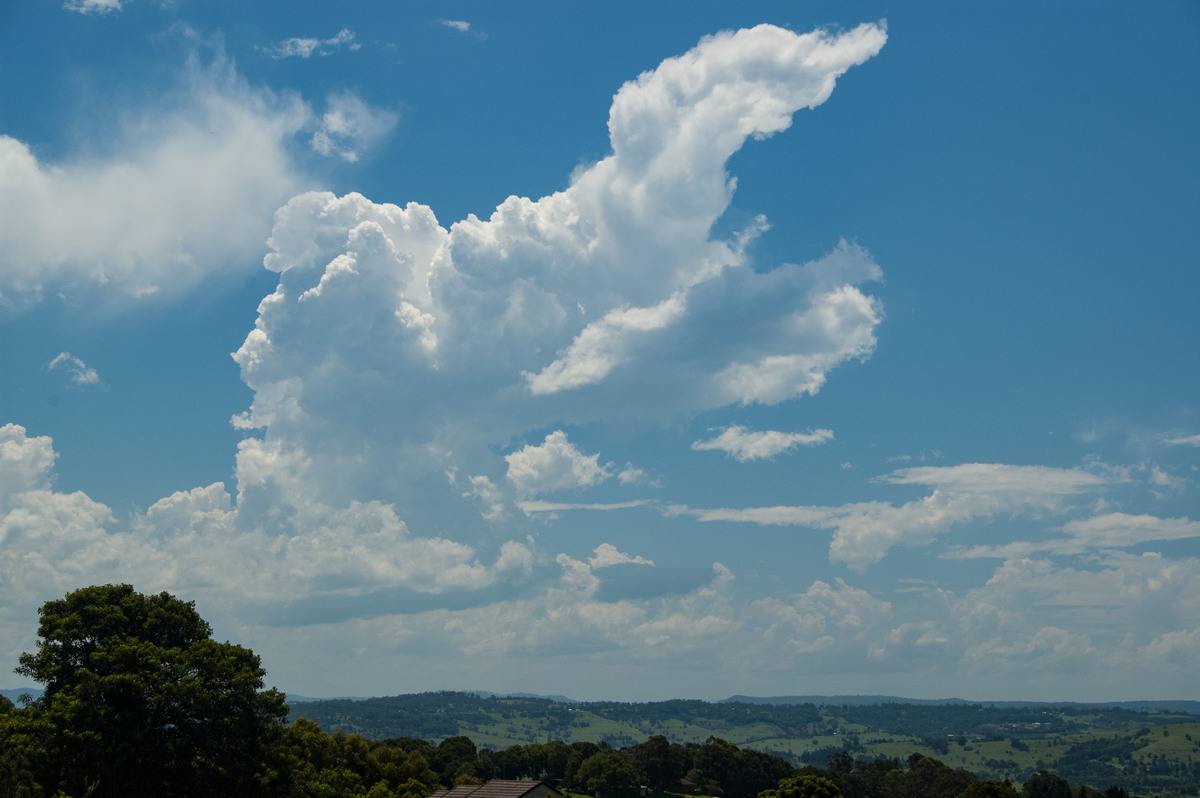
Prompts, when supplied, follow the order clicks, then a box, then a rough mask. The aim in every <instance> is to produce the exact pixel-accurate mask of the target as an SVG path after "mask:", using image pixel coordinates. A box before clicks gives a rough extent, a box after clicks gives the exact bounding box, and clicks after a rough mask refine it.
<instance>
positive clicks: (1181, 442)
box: [1163, 433, 1200, 446]
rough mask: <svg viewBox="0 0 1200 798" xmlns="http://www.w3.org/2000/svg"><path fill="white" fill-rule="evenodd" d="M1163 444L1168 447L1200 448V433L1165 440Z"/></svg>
mask: <svg viewBox="0 0 1200 798" xmlns="http://www.w3.org/2000/svg"><path fill="white" fill-rule="evenodd" d="M1163 443H1165V444H1167V445H1168V446H1200V433H1198V434H1196V435H1182V436H1180V437H1177V438H1165V439H1163Z"/></svg>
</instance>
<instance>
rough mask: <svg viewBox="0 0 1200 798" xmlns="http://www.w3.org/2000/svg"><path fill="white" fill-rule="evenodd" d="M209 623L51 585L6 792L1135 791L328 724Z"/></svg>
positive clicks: (912, 764) (845, 797)
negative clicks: (294, 704)
mask: <svg viewBox="0 0 1200 798" xmlns="http://www.w3.org/2000/svg"><path fill="white" fill-rule="evenodd" d="M211 633H212V630H211V627H210V626H209V625H208V623H207V622H205V621H204V620H203V619H202V618H201V617H200V616H199V614H198V613H197V612H196V610H195V605H194V603H192V602H185V601H182V600H180V599H177V598H175V597H174V596H172V595H170V594H168V593H159V594H156V595H144V594H141V593H138V592H137V591H135V590H134V589H133V587H132V586H130V585H101V586H93V587H87V588H83V589H80V590H77V591H74V592H72V593H68V594H67V595H66V596H65V597H64V598H62V599H58V600H54V601H48V602H46V603H45V604H44V605H43V606H42V608H41V609H40V610H39V624H38V641H37V646H36V650H35V651H33V652H27V653H25V654H22V655H21V657H20V658H19V663H20V664H19V666H18V667H17V669H16V670H17V673H19V674H21V675H23V676H26V677H28V678H31V679H34V680H35V681H37V682H39V683H41V684H42V685H43V692H42V695H41V696H40V697H39V698H37V699H36V700H28V701H23V702H22V703H21V704H20V705H19V706H18V705H14V704H13V703H12V702H10V701H8V699H6V698H3V697H0V798H84V796H92V797H94V798H109V797H110V796H111V797H112V798H116V796H122V797H123V798H124V797H125V796H143V797H145V798H153V797H154V796H170V797H171V798H174V797H175V796H180V797H188V798H190V797H191V796H196V798H200V797H201V796H263V797H264V798H266V797H268V796H269V797H274V796H279V797H280V798H310V797H311V798H427V796H428V795H430V794H431V793H432V792H434V791H435V790H437V789H441V788H448V787H453V786H458V785H463V784H481V783H483V782H485V781H487V780H490V779H494V778H500V779H531V780H538V781H546V782H548V783H551V784H554V785H556V786H559V787H560V788H561V789H563V790H564V791H574V792H580V793H587V794H589V795H593V796H598V798H627V797H629V796H635V795H636V796H640V795H644V794H646V792H650V793H653V794H657V795H664V794H666V793H676V794H679V793H682V794H696V795H707V796H717V797H718V798H839V796H841V797H842V798H1129V797H1128V796H1127V794H1126V793H1125V791H1124V790H1121V789H1120V788H1117V787H1113V788H1110V789H1109V790H1107V791H1105V792H1103V793H1102V792H1099V791H1097V790H1094V789H1091V788H1090V787H1085V786H1077V787H1074V788H1072V787H1071V785H1069V784H1068V783H1067V782H1066V781H1065V780H1063V779H1061V778H1059V777H1057V776H1055V775H1054V774H1051V773H1048V772H1045V771H1041V772H1038V773H1036V774H1034V775H1033V776H1032V777H1031V778H1030V779H1029V780H1028V781H1027V782H1026V783H1025V784H1024V785H1021V786H1019V787H1018V786H1015V785H1012V784H1010V783H1007V782H995V781H981V780H979V779H978V778H977V777H976V776H975V775H974V774H972V773H970V772H968V771H964V770H954V769H952V768H950V767H948V766H946V765H944V764H943V763H941V762H939V761H937V760H935V759H931V758H928V757H925V756H922V755H920V754H914V755H913V756H911V757H909V759H908V760H907V761H906V762H901V761H899V760H893V759H877V760H873V761H865V760H858V759H854V758H852V757H851V756H850V755H849V754H847V753H844V752H840V753H836V754H833V755H832V756H830V757H829V759H828V761H827V763H826V766H825V767H818V766H815V765H806V766H803V767H796V766H795V765H793V764H792V763H791V762H789V761H788V760H786V759H784V758H782V757H780V756H776V755H773V754H769V753H764V752H761V751H756V750H752V749H741V748H739V747H738V746H736V745H734V744H732V743H729V742H727V741H725V740H722V739H719V738H717V737H710V738H709V739H708V740H706V741H705V742H704V743H702V744H701V743H689V744H687V745H681V744H679V743H674V742H671V741H669V740H668V739H667V738H666V737H664V736H661V735H655V736H652V737H650V738H649V739H647V740H645V741H644V742H641V743H638V744H636V745H630V746H626V747H623V748H619V749H618V748H615V747H614V746H613V745H611V744H609V743H605V742H600V743H593V742H573V743H566V742H563V741H561V740H556V741H552V742H547V743H535V744H529V745H514V746H510V747H508V748H506V749H503V750H500V751H493V750H490V749H486V748H479V747H477V746H476V745H475V743H474V742H472V741H471V739H470V738H468V737H464V736H460V735H452V736H447V737H445V738H444V739H442V740H441V741H440V742H437V743H436V744H435V743H433V742H430V741H428V740H423V739H416V738H410V737H394V738H390V739H385V740H378V741H368V740H367V739H365V738H363V737H361V736H359V735H356V734H349V733H346V732H340V731H339V732H335V733H333V734H329V733H327V732H325V731H324V730H323V729H322V728H321V727H320V726H319V725H317V724H316V723H314V722H313V721H311V720H308V719H305V718H303V717H300V718H297V719H295V720H294V721H292V722H291V723H288V722H287V713H288V709H287V705H286V702H285V696H284V695H283V694H282V693H280V692H279V691H277V690H274V689H264V687H263V677H264V676H265V671H264V670H263V668H262V666H261V663H260V661H259V658H258V657H257V655H255V654H254V653H253V652H252V651H250V650H249V649H247V648H244V647H242V646H237V645H233V644H231V643H218V642H217V641H215V640H213V639H212V636H211Z"/></svg>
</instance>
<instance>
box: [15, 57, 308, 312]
mask: <svg viewBox="0 0 1200 798" xmlns="http://www.w3.org/2000/svg"><path fill="white" fill-rule="evenodd" d="M182 82H183V83H184V90H183V92H182V93H183V94H184V95H185V98H184V100H183V101H182V102H181V103H180V104H178V105H170V106H169V107H156V108H146V109H143V110H142V111H141V112H131V113H129V114H128V115H127V116H128V117H130V118H133V120H134V121H130V122H128V123H127V124H125V125H124V127H123V128H122V130H121V132H120V136H119V139H118V140H117V141H116V142H115V143H114V144H113V145H112V147H111V149H110V152H111V154H110V155H108V156H105V157H99V156H96V157H88V158H75V159H66V160H63V161H61V162H58V163H44V162H42V161H40V160H39V159H38V158H37V157H36V156H35V155H34V153H33V151H32V150H31V149H30V148H29V146H28V145H26V144H24V143H22V142H20V141H18V140H16V139H13V138H11V137H8V136H0V238H2V239H3V240H4V241H5V247H4V252H3V253H0V266H2V268H0V309H3V308H5V307H6V306H7V307H13V306H17V307H19V306H21V305H22V304H25V303H28V302H31V301H36V300H37V299H38V298H39V297H40V296H41V294H42V292H43V291H44V290H46V289H51V288H53V289H55V290H56V291H58V292H61V293H65V294H66V295H67V296H68V298H71V297H73V296H74V293H75V292H77V291H80V290H85V289H86V290H93V291H94V290H95V289H98V288H102V289H103V292H101V294H100V295H105V294H106V293H107V295H109V296H113V295H117V296H120V295H124V296H128V297H137V296H144V295H147V294H153V293H156V292H160V293H164V294H168V295H169V294H176V293H178V292H180V291H182V290H184V289H186V288H188V287H190V286H191V285H193V284H195V283H196V282H198V281H199V280H201V279H203V278H205V277H206V276H208V275H210V274H213V273H230V272H233V271H235V270H244V269H245V268H246V267H247V264H251V263H253V261H254V260H255V257H256V253H258V252H260V251H261V246H262V240H263V237H264V236H265V234H266V233H267V232H268V231H269V223H268V222H267V221H266V220H268V219H270V216H271V212H272V210H273V209H274V208H275V207H278V205H279V203H281V202H283V201H284V200H285V199H286V198H287V197H288V196H290V195H291V194H292V193H294V192H295V191H296V190H297V189H298V187H299V174H298V170H297V167H296V166H295V165H294V164H293V163H292V161H291V159H290V158H289V156H288V155H287V152H286V144H287V142H288V140H289V139H290V138H291V137H292V136H293V135H295V134H296V133H298V132H299V131H301V130H302V129H303V128H304V127H305V125H306V124H307V123H308V118H309V112H308V110H307V108H306V107H305V106H304V104H303V103H302V102H300V100H299V99H298V98H296V97H293V96H288V95H275V94H272V93H270V92H267V91H262V90H257V89H254V88H252V87H250V86H249V85H247V84H246V83H245V82H244V81H243V80H242V79H241V78H239V77H238V76H237V75H236V74H235V73H234V71H233V69H232V67H231V65H230V64H229V63H228V62H227V61H226V60H225V59H224V58H223V56H220V55H218V56H216V57H215V59H214V61H213V63H212V64H211V65H210V66H201V65H200V63H199V58H198V57H197V58H193V60H192V62H191V65H190V66H189V68H188V71H187V73H186V74H185V75H184V76H183V80H182ZM92 296H93V298H94V297H95V294H93V295H92Z"/></svg>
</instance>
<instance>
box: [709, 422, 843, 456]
mask: <svg viewBox="0 0 1200 798" xmlns="http://www.w3.org/2000/svg"><path fill="white" fill-rule="evenodd" d="M831 440H833V430H828V429H818V430H811V431H809V432H777V431H775V430H763V431H754V430H748V429H746V428H745V427H742V426H737V425H734V426H732V427H726V428H725V429H723V430H722V431H721V434H720V435H717V436H716V437H715V438H711V439H709V440H706V441H696V442H695V443H693V444H692V448H693V449H695V450H696V451H711V450H716V451H721V452H725V453H726V454H730V455H733V457H735V458H736V459H737V460H738V461H739V462H742V463H744V462H746V461H748V460H761V459H770V458H772V457H774V456H776V455H778V454H783V453H784V452H788V451H791V450H792V449H795V448H796V447H797V446H818V445H820V444H822V443H827V442H829V441H831Z"/></svg>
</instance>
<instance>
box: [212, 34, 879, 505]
mask: <svg viewBox="0 0 1200 798" xmlns="http://www.w3.org/2000/svg"><path fill="white" fill-rule="evenodd" d="M885 39H886V36H885V34H884V32H883V30H882V29H881V28H880V27H879V26H875V25H864V26H861V27H859V28H856V29H855V30H853V31H850V32H848V33H845V34H842V35H838V36H834V35H830V34H826V33H822V32H816V33H809V34H804V35H798V34H795V33H792V32H789V31H786V30H783V29H780V28H776V27H772V26H767V25H764V26H759V27H756V28H753V29H750V30H743V31H738V32H736V33H724V34H720V35H717V36H714V37H711V38H708V39H705V40H704V41H702V42H701V43H700V44H699V45H698V46H697V47H696V48H695V49H693V50H692V51H690V52H689V53H687V54H685V55H683V56H680V57H678V58H673V59H669V60H667V61H665V62H664V63H663V64H662V65H660V66H659V67H658V68H657V69H656V70H653V71H651V72H647V73H645V74H643V75H642V76H640V77H639V78H638V79H637V80H635V81H632V82H630V83H627V84H626V85H625V86H623V87H622V88H621V89H620V91H619V92H618V93H617V95H616V97H615V98H614V100H613V105H612V109H611V112H610V116H609V133H610V137H611V141H612V147H613V152H612V154H611V155H609V156H608V157H606V158H604V159H602V160H601V161H599V162H598V163H595V164H593V165H591V166H590V167H588V168H585V169H581V170H579V171H578V172H577V174H576V175H574V177H573V179H572V181H571V183H570V185H569V186H568V187H567V188H566V189H564V190H563V191H560V192H558V193H555V194H552V195H550V196H547V197H542V198H541V199H537V200H532V199H529V198H525V197H515V196H514V197H509V198H508V199H507V200H506V201H504V202H503V203H501V205H500V206H499V207H498V208H497V209H496V211H495V212H494V213H493V214H492V215H491V217H490V218H489V219H486V220H484V219H479V218H476V217H475V216H469V217H468V218H467V219H465V220H462V221H460V222H457V223H454V224H452V225H450V226H449V227H448V228H447V227H444V226H443V225H442V224H441V223H440V222H439V221H438V219H437V218H436V217H435V215H434V212H433V210H432V209H430V208H428V207H426V206H423V205H419V204H416V203H410V204H409V205H408V206H406V207H403V208H401V207H398V206H395V205H386V204H377V203H374V202H371V201H370V200H368V199H367V198H365V197H362V196H360V195H355V194H351V195H347V196H343V197H337V196H334V195H332V194H326V193H308V194H303V195H300V196H298V197H296V198H294V199H293V200H292V201H291V202H289V203H288V204H287V205H286V206H285V207H283V208H282V209H280V211H279V212H278V213H277V215H276V222H275V228H274V232H273V233H272V236H271V241H270V243H271V247H272V252H271V254H270V255H268V257H267V259H266V266H267V268H269V269H272V270H274V271H277V272H279V275H280V277H279V286H278V288H277V290H276V291H275V293H274V294H272V295H271V296H269V297H267V298H266V299H264V300H263V302H262V304H261V306H260V308H259V317H258V321H257V323H256V326H255V329H254V331H253V332H252V333H251V334H250V335H249V336H248V337H247V339H246V341H245V343H244V344H243V346H242V347H241V348H240V349H239V350H238V352H237V353H236V354H235V358H236V360H237V362H238V364H239V365H240V367H241V370H242V376H243V379H244V380H245V382H246V384H247V385H249V386H250V387H251V388H252V389H253V390H254V392H255V395H254V400H253V404H252V406H251V408H250V410H249V411H248V412H247V413H246V414H244V415H242V416H240V417H239V418H238V419H236V423H237V424H239V425H240V426H243V427H245V428H247V429H263V430H265V432H264V433H262V437H261V438H254V439H250V440H247V441H246V442H245V444H244V445H243V448H242V451H241V453H240V455H239V472H238V473H239V477H240V478H241V480H242V482H241V490H242V491H243V494H244V496H245V498H244V500H245V501H251V502H252V501H254V499H253V497H252V496H251V495H249V494H250V493H253V492H255V491H258V490H260V489H261V490H271V489H272V488H271V487H270V485H272V484H275V483H277V482H280V481H289V480H299V481H301V482H304V483H306V484H308V485H309V489H310V490H311V491H312V493H313V494H314V495H318V496H320V497H321V498H322V500H323V501H329V502H332V503H334V504H341V503H345V502H347V501H350V500H352V499H354V500H371V499H375V500H382V501H389V502H399V503H400V504H401V505H403V506H404V508H405V513H406V516H405V517H406V518H410V519H415V517H416V516H415V515H413V513H414V512H419V506H421V505H428V503H429V502H430V501H431V500H437V501H439V502H441V501H445V502H448V503H461V499H462V497H463V494H464V493H466V494H470V495H471V496H474V497H478V496H480V495H481V494H483V493H486V494H487V495H488V497H489V498H488V501H487V502H486V504H487V511H486V512H487V514H489V515H490V516H491V517H493V518H496V517H500V515H499V513H498V512H497V509H496V504H495V502H496V500H497V492H498V491H503V490H506V489H509V488H513V487H514V485H513V482H512V481H511V480H505V474H506V468H505V466H506V463H505V461H504V459H503V458H502V457H501V456H498V455H497V453H496V451H495V450H496V449H497V448H499V449H501V450H505V449H508V450H510V451H511V450H513V449H514V448H519V447H518V446H517V444H519V443H531V444H532V443H537V442H539V441H541V440H542V439H543V438H544V436H546V435H547V433H556V434H559V435H561V436H562V438H561V442H562V443H563V445H564V446H565V445H568V444H567V441H566V437H565V433H562V432H561V430H562V429H564V428H567V427H569V426H570V425H572V424H582V423H593V422H595V423H603V422H605V421H608V420H613V419H622V418H629V417H643V418H651V419H655V418H657V419H665V418H671V417H676V416H678V415H679V414H689V413H694V412H697V411H702V410H708V409H712V408H719V407H722V406H725V405H730V404H746V403H768V404H773V403H778V402H781V401H784V400H787V399H792V398H795V397H798V396H802V395H804V394H809V393H814V392H816V391H818V390H819V389H820V387H821V386H822V384H823V383H824V381H825V379H826V375H827V374H828V372H829V371H830V370H831V369H833V368H834V367H836V366H837V365H838V364H840V363H843V362H845V361H846V360H848V359H852V358H862V357H866V356H867V355H869V354H870V353H871V351H872V349H873V347H874V345H875V329H876V326H877V325H878V324H879V322H880V320H881V318H882V311H881V308H880V306H879V303H878V302H877V301H876V300H874V299H873V298H871V297H870V296H869V295H867V294H866V293H864V291H863V289H862V288H861V286H862V284H863V283H865V282H868V281H871V280H874V279H877V278H878V277H879V276H880V270H879V267H878V266H876V265H875V263H874V262H873V261H872V260H871V259H870V257H869V256H868V255H867V253H866V252H865V251H863V250H862V249H861V248H859V247H857V246H854V245H851V244H847V243H844V242H842V243H835V242H833V241H831V245H832V246H831V250H830V252H829V254H828V255H827V256H825V257H823V258H821V259H820V260H818V261H816V262H813V263H809V264H806V265H795V264H775V265H771V264H767V265H765V268H764V267H763V266H762V265H760V266H759V267H757V268H756V266H755V265H752V264H751V263H750V260H749V258H748V256H747V254H746V250H745V247H746V244H747V242H748V241H749V240H750V239H751V238H752V237H753V236H755V235H757V234H758V233H759V232H761V230H763V229H764V228H765V225H766V223H765V221H764V220H761V219H760V220H757V221H756V222H755V223H753V224H752V225H751V227H750V228H748V229H746V230H744V231H742V232H741V233H740V234H736V235H734V236H733V237H731V238H728V239H723V238H719V237H714V236H713V235H712V230H713V225H714V223H715V222H716V221H717V220H718V219H719V218H720V217H721V215H722V214H723V213H724V212H725V210H726V208H727V207H728V206H729V203H730V200H731V196H732V193H733V190H734V186H735V182H734V180H733V178H732V177H731V176H730V175H729V174H728V173H727V172H726V170H725V162H726V160H727V159H728V158H729V157H730V156H731V155H732V154H733V153H734V152H736V151H737V150H738V149H739V148H740V147H741V146H742V145H743V144H744V143H745V141H746V140H747V139H749V138H761V137H764V136H769V135H772V134H774V133H777V132H779V131H781V130H784V129H785V128H787V127H788V125H789V124H790V123H791V119H792V114H793V113H794V112H795V111H797V110H799V109H801V108H806V107H814V106H816V105H819V104H820V103H822V102H824V101H825V99H826V98H827V97H828V96H829V93H830V92H831V91H832V89H833V86H834V83H835V81H836V79H837V78H838V77H839V76H840V75H841V74H842V73H843V72H845V71H846V70H847V69H848V68H850V67H851V66H853V65H855V64H858V63H861V62H862V61H864V60H866V59H868V58H870V57H871V56H872V55H874V54H875V53H876V52H878V51H879V49H880V47H882V46H883V44H884V41H885ZM555 440H558V438H556V439H555ZM509 462H510V463H511V460H510V461H509ZM264 463H272V464H273V466H272V467H271V468H264V467H262V466H263V464H264ZM251 472H253V473H254V475H255V478H254V480H251V479H249V475H250V473H251ZM447 473H449V474H451V475H454V476H453V478H452V479H449V480H448V479H446V478H445V477H444V475H445V474H447ZM468 479H473V480H475V481H474V482H471V483H468V482H467V480H468ZM483 480H486V482H484V481H483ZM252 481H253V483H254V484H253V486H252V485H251V482H252ZM529 484H532V483H529ZM529 484H526V483H525V482H521V481H520V480H518V481H517V484H516V485H515V488H516V490H517V492H523V493H525V494H528V488H529ZM416 485H420V489H419V492H416V493H414V492H413V491H414V486H416ZM471 486H473V487H471ZM513 498H514V497H513V496H508V497H507V500H509V501H511V500H512V499H513ZM526 498H527V496H526Z"/></svg>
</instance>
